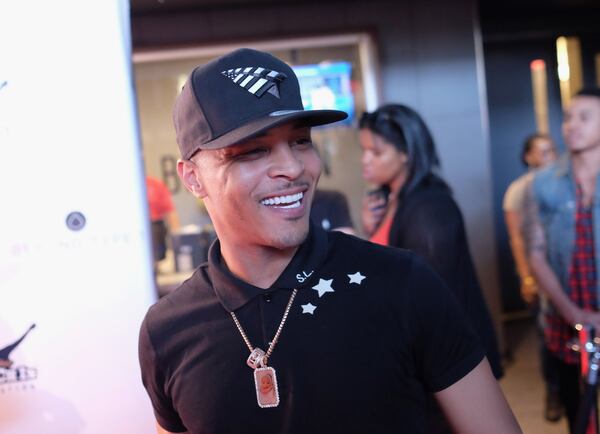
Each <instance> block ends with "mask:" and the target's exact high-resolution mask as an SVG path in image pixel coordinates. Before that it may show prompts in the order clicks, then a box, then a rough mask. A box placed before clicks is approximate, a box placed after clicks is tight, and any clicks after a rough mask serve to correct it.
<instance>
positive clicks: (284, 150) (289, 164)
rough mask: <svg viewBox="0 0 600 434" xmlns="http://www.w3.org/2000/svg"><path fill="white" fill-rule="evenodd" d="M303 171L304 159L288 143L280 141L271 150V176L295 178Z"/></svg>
mask: <svg viewBox="0 0 600 434" xmlns="http://www.w3.org/2000/svg"><path fill="white" fill-rule="evenodd" d="M303 171H304V161H303V160H302V158H301V157H300V156H299V155H297V153H296V152H294V150H293V148H292V147H291V146H290V145H289V144H288V143H280V144H278V145H276V146H275V148H274V149H273V150H272V152H271V167H270V170H269V175H270V176H271V177H285V178H289V179H295V178H297V177H298V176H300V174H301V173H302V172H303Z"/></svg>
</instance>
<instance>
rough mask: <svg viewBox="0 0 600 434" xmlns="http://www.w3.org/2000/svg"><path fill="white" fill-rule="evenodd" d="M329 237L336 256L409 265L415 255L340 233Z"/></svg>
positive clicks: (407, 251) (331, 234) (332, 233)
mask: <svg viewBox="0 0 600 434" xmlns="http://www.w3.org/2000/svg"><path fill="white" fill-rule="evenodd" d="M327 236H328V237H329V242H330V243H331V252H332V254H334V255H349V256H352V257H355V258H357V259H358V258H361V259H365V258H369V259H373V260H376V261H377V262H380V261H383V262H385V263H387V262H388V261H394V262H395V263H397V264H407V265H408V264H410V263H411V261H412V257H413V253H412V252H411V251H409V250H406V249H401V248H397V247H388V246H383V245H381V244H377V243H372V242H371V241H367V240H365V239H363V238H360V237H358V236H356V235H349V234H346V233H343V232H339V231H331V232H328V233H327Z"/></svg>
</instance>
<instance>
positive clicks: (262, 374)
mask: <svg viewBox="0 0 600 434" xmlns="http://www.w3.org/2000/svg"><path fill="white" fill-rule="evenodd" d="M297 293H298V289H296V288H294V290H293V291H292V295H290V299H289V301H288V304H287V306H286V307H285V311H284V312H283V317H282V318H281V322H280V323H279V327H278V328H277V331H276V332H275V336H273V340H271V343H270V344H269V348H268V349H267V352H266V353H265V352H264V351H263V350H261V349H260V348H258V347H254V346H252V343H250V339H248V336H247V335H246V333H245V332H244V329H243V328H242V325H241V324H240V322H239V321H238V319H237V317H236V316H235V313H233V311H231V312H230V313H231V318H233V322H234V323H235V325H236V326H237V328H238V330H239V332H240V334H241V335H242V339H244V342H245V343H246V346H247V347H248V349H249V350H250V356H248V360H246V364H247V365H248V366H250V367H251V368H252V369H253V370H254V387H255V388H256V400H257V401H258V406H259V407H261V408H267V407H277V406H278V405H279V387H278V386H277V373H276V372H275V369H274V368H272V367H271V366H267V362H268V360H269V357H271V354H273V349H274V348H275V345H277V341H278V340H279V336H280V335H281V331H282V330H283V326H284V325H285V321H286V320H287V317H288V314H289V313H290V309H291V308H292V303H294V298H296V294H297Z"/></svg>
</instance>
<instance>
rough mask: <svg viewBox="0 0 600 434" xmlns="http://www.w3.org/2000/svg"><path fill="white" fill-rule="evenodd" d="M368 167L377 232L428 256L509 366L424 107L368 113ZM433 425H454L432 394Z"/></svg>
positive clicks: (368, 206) (369, 213)
mask: <svg viewBox="0 0 600 434" xmlns="http://www.w3.org/2000/svg"><path fill="white" fill-rule="evenodd" d="M359 128H360V130H359V134H360V142H361V146H362V150H363V154H362V168H363V169H362V173H363V177H364V179H365V180H366V181H367V182H369V183H370V184H374V185H377V186H379V188H378V189H377V190H375V191H373V192H370V193H369V194H367V196H366V197H365V199H364V201H363V212H362V217H363V226H364V231H365V233H366V234H367V235H368V236H370V240H371V241H373V242H376V243H379V244H383V245H388V246H393V247H401V248H403V249H408V250H412V251H413V252H415V253H417V254H418V255H420V256H421V257H423V258H424V259H425V260H426V261H427V262H428V263H429V264H430V265H431V266H432V267H433V269H434V270H435V271H437V272H438V274H439V275H440V277H441V278H442V280H443V281H444V282H445V283H446V285H448V287H449V288H450V289H451V291H452V292H453V293H454V295H455V296H456V297H457V299H458V301H459V303H460V304H461V306H462V308H463V310H464V311H465V312H466V316H467V317H468V319H469V320H470V322H471V324H472V325H473V326H474V328H475V330H476V331H477V332H478V334H479V338H480V339H481V342H482V343H483V346H484V348H485V351H486V355H487V358H488V360H489V362H490V365H491V367H492V371H493V373H494V375H495V377H496V378H500V377H501V376H502V374H503V370H502V365H501V360H500V351H499V349H498V344H497V340H496V333H495V331H494V326H493V323H492V320H491V317H490V314H489V311H488V308H487V306H486V304H485V301H484V298H483V294H482V291H481V287H480V286H479V282H478V279H477V275H476V272H475V267H474V265H473V262H472V260H471V253H470V251H469V246H468V244H467V235H466V231H465V227H464V223H463V217H462V214H461V212H460V209H459V208H458V205H457V204H456V202H455V201H454V199H453V197H452V192H451V190H450V187H449V186H448V185H447V184H446V182H444V180H443V179H442V178H440V177H439V176H438V175H437V173H436V172H437V169H438V168H439V159H438V156H437V152H436V149H435V144H434V142H433V138H432V137H431V134H430V132H429V129H428V128H427V126H426V124H425V122H424V121H423V119H421V117H420V116H419V114H418V113H417V112H415V111H414V110H412V109H411V108H409V107H407V106H405V105H400V104H389V105H384V106H382V107H380V108H379V109H377V110H376V111H374V112H372V113H368V112H367V113H364V114H363V115H362V117H361V119H360V122H359ZM429 422H430V427H429V431H428V432H430V433H442V432H443V433H446V432H450V427H449V426H448V425H447V424H446V422H445V421H444V418H443V416H442V414H441V412H440V411H439V409H438V408H437V406H436V405H435V403H434V401H433V400H432V409H431V417H430V421H429Z"/></svg>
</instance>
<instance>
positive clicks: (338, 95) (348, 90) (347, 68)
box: [292, 62, 354, 125]
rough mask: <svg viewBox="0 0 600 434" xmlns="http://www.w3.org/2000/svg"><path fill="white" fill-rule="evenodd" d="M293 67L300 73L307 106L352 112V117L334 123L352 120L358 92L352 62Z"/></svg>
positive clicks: (299, 78) (305, 106)
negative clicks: (354, 90)
mask: <svg viewBox="0 0 600 434" xmlns="http://www.w3.org/2000/svg"><path fill="white" fill-rule="evenodd" d="M292 69H293V70H294V72H295V73H296V75H297V76H298V81H299V82H300V93H301V95H302V103H303V104H304V108H305V109H306V110H319V109H333V110H343V111H345V112H346V113H348V118H347V119H346V120H344V121H342V122H338V123H336V124H334V125H339V124H345V125H350V124H352V121H353V119H354V95H353V94H352V86H351V74H352V65H351V64H350V62H322V63H319V64H315V65H298V66H293V67H292Z"/></svg>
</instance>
